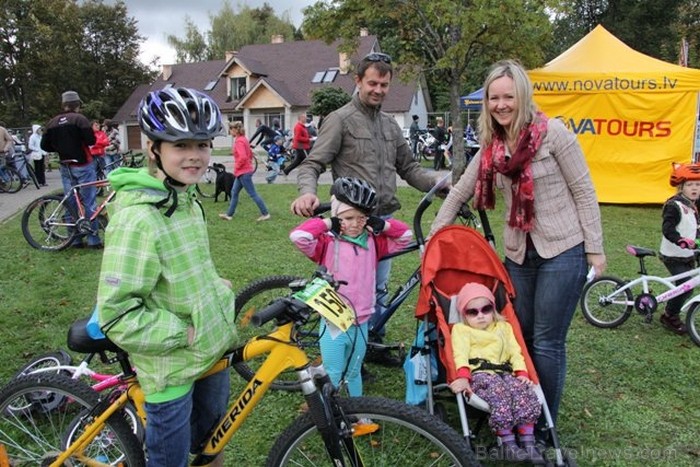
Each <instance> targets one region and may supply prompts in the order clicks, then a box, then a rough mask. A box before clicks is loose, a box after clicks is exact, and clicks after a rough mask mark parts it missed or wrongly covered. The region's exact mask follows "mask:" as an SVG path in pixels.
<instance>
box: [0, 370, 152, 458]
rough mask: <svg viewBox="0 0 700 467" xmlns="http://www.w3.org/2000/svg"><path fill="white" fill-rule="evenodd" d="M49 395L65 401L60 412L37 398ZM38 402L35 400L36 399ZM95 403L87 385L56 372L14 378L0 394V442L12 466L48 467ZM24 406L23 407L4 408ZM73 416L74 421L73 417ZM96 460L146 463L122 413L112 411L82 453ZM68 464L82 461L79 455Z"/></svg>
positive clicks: (139, 445)
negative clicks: (24, 407)
mask: <svg viewBox="0 0 700 467" xmlns="http://www.w3.org/2000/svg"><path fill="white" fill-rule="evenodd" d="M49 396H53V397H57V398H61V399H63V400H64V401H65V403H64V404H63V406H62V407H61V410H50V411H46V410H44V409H43V406H42V405H41V403H40V400H41V399H43V398H46V397H49ZM37 401H39V403H38V402H37ZM98 403H99V397H98V395H97V393H96V392H95V391H93V390H92V389H91V388H90V387H89V386H87V385H86V384H84V383H82V382H80V381H76V380H73V379H70V378H68V377H66V376H63V375H60V374H48V375H37V374H29V375H25V376H22V377H20V378H17V379H15V380H12V381H11V382H10V383H9V384H8V385H7V386H5V387H4V388H3V390H2V392H1V393H0V413H1V414H2V416H1V417H0V444H1V445H4V447H5V450H6V452H7V456H8V458H9V460H10V465H12V466H14V467H20V466H37V465H49V464H50V463H51V462H53V461H54V460H55V459H56V458H57V453H60V452H62V451H63V450H65V447H66V444H65V443H66V433H69V429H71V427H72V428H73V432H74V433H77V432H76V431H75V428H76V427H77V426H81V422H82V421H83V418H82V417H84V416H85V415H86V414H88V413H90V412H91V409H92V408H93V407H95V406H96V405H97V404H98ZM22 404H28V405H29V408H27V409H25V410H21V411H12V410H8V407H12V406H18V405H22ZM76 420H77V421H76ZM83 454H84V455H85V456H86V457H88V458H90V459H92V460H93V461H95V462H103V463H109V464H110V465H118V463H119V462H121V463H123V464H124V465H128V466H130V467H141V466H145V459H144V451H143V447H142V444H141V443H140V442H139V440H138V439H137V438H136V436H135V435H134V433H133V432H132V431H131V428H130V427H129V425H128V423H127V421H126V420H125V419H124V416H123V414H121V413H116V414H114V415H112V416H111V417H110V418H109V419H108V420H107V423H106V424H105V426H104V427H103V429H102V430H101V431H100V432H99V433H97V434H96V436H95V437H94V438H93V440H92V441H91V442H90V444H88V446H87V447H86V448H85V450H84V451H83ZM69 462H70V465H74V466H77V465H85V464H84V463H82V462H80V461H79V460H78V459H77V458H76V459H71V460H70V461H69Z"/></svg>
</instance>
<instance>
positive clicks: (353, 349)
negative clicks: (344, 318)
mask: <svg viewBox="0 0 700 467" xmlns="http://www.w3.org/2000/svg"><path fill="white" fill-rule="evenodd" d="M319 334H320V336H321V337H320V340H319V341H320V342H319V344H320V347H321V358H323V368H324V369H325V370H326V373H328V376H329V377H330V379H331V382H332V383H333V384H334V385H335V386H336V387H337V386H338V385H339V384H340V379H341V378H342V377H343V373H345V380H346V381H347V383H348V394H350V397H360V396H361V395H362V376H361V375H360V368H362V361H363V360H364V358H365V353H366V352H367V323H362V324H359V325H353V326H350V328H349V329H348V330H347V331H346V332H342V331H339V334H337V335H336V336H335V338H334V337H333V336H332V335H331V331H330V328H329V327H328V326H326V320H324V319H322V320H321V327H320V329H319Z"/></svg>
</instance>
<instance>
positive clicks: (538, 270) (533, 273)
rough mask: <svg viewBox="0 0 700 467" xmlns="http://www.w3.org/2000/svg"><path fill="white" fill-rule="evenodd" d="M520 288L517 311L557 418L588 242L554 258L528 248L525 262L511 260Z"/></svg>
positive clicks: (515, 282)
mask: <svg viewBox="0 0 700 467" xmlns="http://www.w3.org/2000/svg"><path fill="white" fill-rule="evenodd" d="M506 269H507V270H508V274H509V275H510V278H511V280H512V281H513V286H514V287H515V294H516V298H515V303H514V305H515V313H516V315H517V316H518V321H520V327H521V328H522V332H523V337H524V338H525V343H526V344H527V348H528V351H529V352H530V356H531V357H532V360H533V362H534V364H535V369H536V370H537V375H538V376H539V378H540V384H541V385H542V392H544V396H545V399H546V400H547V406H548V407H549V410H550V412H551V415H552V419H553V420H554V421H556V419H557V414H558V412H559V402H560V401H561V395H562V392H563V390H564V380H565V378H566V334H567V332H568V331H569V325H570V324H571V320H572V318H573V316H574V312H575V311H576V306H577V305H578V300H579V298H580V296H581V289H582V288H583V284H584V282H585V280H586V269H587V267H586V254H585V252H584V249H583V244H579V245H576V246H575V247H573V248H570V249H569V250H566V251H564V252H562V253H560V254H559V255H557V256H555V257H553V258H548V259H547V258H542V257H541V256H540V255H539V254H538V253H537V251H536V250H535V249H528V250H527V253H526V255H525V261H524V262H523V264H517V263H515V262H514V261H511V260H509V259H508V258H506Z"/></svg>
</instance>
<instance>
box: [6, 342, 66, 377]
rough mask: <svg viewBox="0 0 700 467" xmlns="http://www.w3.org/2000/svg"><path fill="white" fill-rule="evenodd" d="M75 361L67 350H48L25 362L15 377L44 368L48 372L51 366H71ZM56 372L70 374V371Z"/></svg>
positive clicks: (43, 370)
mask: <svg viewBox="0 0 700 467" xmlns="http://www.w3.org/2000/svg"><path fill="white" fill-rule="evenodd" d="M72 363H73V357H71V355H70V354H69V353H68V352H66V351H65V350H60V349H59V350H56V351H54V352H47V353H44V354H41V355H39V356H37V357H34V358H32V359H31V360H29V361H28V362H27V363H25V364H24V365H23V366H22V367H21V368H20V369H19V370H17V373H16V374H15V376H14V378H19V377H20V376H24V375H27V374H29V373H32V372H34V371H36V370H42V372H44V373H46V372H48V369H49V368H52V367H57V366H69V365H71V364H72ZM56 373H63V374H65V375H68V376H70V372H67V371H65V370H64V371H60V370H59V371H57V372H56Z"/></svg>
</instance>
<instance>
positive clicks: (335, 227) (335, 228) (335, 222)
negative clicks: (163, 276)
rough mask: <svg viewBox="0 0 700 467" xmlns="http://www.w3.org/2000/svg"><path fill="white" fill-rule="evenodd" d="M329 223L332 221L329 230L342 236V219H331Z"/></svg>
mask: <svg viewBox="0 0 700 467" xmlns="http://www.w3.org/2000/svg"><path fill="white" fill-rule="evenodd" d="M328 221H330V227H329V229H328V230H330V231H331V232H332V233H334V234H336V235H340V219H338V218H337V217H331V218H330V219H328Z"/></svg>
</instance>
